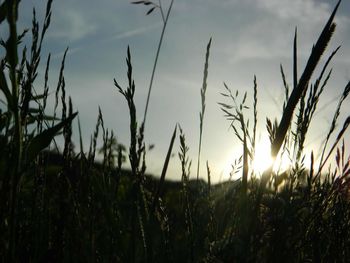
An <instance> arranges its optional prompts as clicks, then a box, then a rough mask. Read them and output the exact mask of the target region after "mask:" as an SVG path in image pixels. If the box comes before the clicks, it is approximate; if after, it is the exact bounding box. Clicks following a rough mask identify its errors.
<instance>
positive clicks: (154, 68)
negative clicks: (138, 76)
mask: <svg viewBox="0 0 350 263" xmlns="http://www.w3.org/2000/svg"><path fill="white" fill-rule="evenodd" d="M173 3H174V0H171V3H170V6H169V8H168V12H167V15H166V18H165V21H164V25H163V29H162V33H161V35H160V39H159V43H158V48H157V53H156V58H155V60H154V64H153V70H152V75H151V80H150V83H149V88H148V94H147V100H146V107H145V113H144V117H143V125H144V126H145V124H146V119H147V111H148V104H149V100H150V96H151V91H152V85H153V79H154V74H155V71H156V68H157V63H158V57H159V53H160V48H161V46H162V43H163V38H164V33H165V28H166V26H167V24H168V19H169V15H170V11H171V8H172V6H173ZM160 9H161V10H162V8H160Z"/></svg>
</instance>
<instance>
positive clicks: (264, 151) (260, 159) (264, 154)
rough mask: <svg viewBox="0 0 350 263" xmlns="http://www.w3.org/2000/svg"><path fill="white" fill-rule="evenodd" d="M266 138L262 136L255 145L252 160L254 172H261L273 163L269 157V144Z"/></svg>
mask: <svg viewBox="0 0 350 263" xmlns="http://www.w3.org/2000/svg"><path fill="white" fill-rule="evenodd" d="M270 145H271V144H270V141H269V139H268V138H265V137H263V138H262V139H261V140H260V141H259V142H258V143H257V145H256V147H255V154H254V157H253V162H252V170H253V171H254V172H255V173H256V174H262V173H263V172H264V171H265V170H266V169H268V168H269V167H270V166H271V165H272V164H273V159H272V157H271V146H270Z"/></svg>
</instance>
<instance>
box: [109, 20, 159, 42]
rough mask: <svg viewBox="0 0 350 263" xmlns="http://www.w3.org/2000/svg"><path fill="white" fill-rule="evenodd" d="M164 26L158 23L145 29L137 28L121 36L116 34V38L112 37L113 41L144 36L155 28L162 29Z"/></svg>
mask: <svg viewBox="0 0 350 263" xmlns="http://www.w3.org/2000/svg"><path fill="white" fill-rule="evenodd" d="M161 25H162V24H161V23H157V24H153V25H150V26H145V27H140V28H136V29H132V30H128V31H125V32H122V33H119V34H116V35H115V36H113V37H112V39H125V38H129V37H134V36H137V35H142V34H145V33H147V32H149V31H151V30H153V29H155V28H158V27H160V26H161Z"/></svg>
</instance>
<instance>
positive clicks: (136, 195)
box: [0, 0, 350, 262]
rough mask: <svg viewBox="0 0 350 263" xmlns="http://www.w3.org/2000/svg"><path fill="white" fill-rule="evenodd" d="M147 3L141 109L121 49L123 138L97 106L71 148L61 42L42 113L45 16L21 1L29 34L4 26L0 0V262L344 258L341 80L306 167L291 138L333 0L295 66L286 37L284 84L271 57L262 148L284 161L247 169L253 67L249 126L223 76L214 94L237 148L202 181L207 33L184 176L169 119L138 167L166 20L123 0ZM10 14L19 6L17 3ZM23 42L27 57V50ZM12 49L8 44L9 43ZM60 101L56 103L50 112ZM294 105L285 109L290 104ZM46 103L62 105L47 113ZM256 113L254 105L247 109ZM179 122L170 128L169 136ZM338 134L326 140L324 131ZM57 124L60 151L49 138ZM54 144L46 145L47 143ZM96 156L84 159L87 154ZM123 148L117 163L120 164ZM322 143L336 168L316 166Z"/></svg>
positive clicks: (303, 118)
mask: <svg viewBox="0 0 350 263" xmlns="http://www.w3.org/2000/svg"><path fill="white" fill-rule="evenodd" d="M135 3H136V4H143V5H145V6H148V7H149V9H148V11H147V14H151V13H152V12H153V11H154V10H156V9H159V10H160V13H161V16H162V20H163V22H164V24H163V29H162V34H161V39H160V41H159V45H158V48H157V53H156V59H155V63H154V67H153V70H152V76H151V81H150V85H149V93H148V96H147V98H146V109H145V113H144V119H143V122H139V120H137V114H136V112H137V105H136V104H135V101H134V95H135V93H136V92H137V89H136V87H137V85H136V84H135V82H134V77H133V76H134V74H135V72H133V67H132V60H131V51H130V49H129V48H128V50H127V58H126V64H127V86H126V87H125V88H124V87H122V86H121V85H119V83H118V81H117V80H114V84H115V86H116V88H117V90H118V91H119V92H120V93H121V95H122V96H123V97H124V99H125V101H126V102H127V106H128V108H129V118H130V125H129V129H130V143H129V148H128V150H126V147H125V146H124V145H123V144H121V143H120V142H119V141H118V140H117V137H116V135H115V133H114V132H113V131H111V130H109V129H108V128H107V127H105V123H104V120H103V113H102V111H101V110H100V109H99V111H98V116H97V121H96V127H95V130H94V131H93V134H92V136H91V142H90V148H89V150H88V151H87V152H85V151H84V148H83V143H82V132H81V128H80V123H79V119H78V124H79V135H80V147H79V150H78V153H76V152H75V151H74V147H73V145H74V142H73V141H72V133H73V132H74V131H73V129H72V122H73V121H74V119H75V117H76V116H77V113H75V112H74V110H73V102H72V100H71V98H70V97H69V96H67V95H66V94H67V91H68V89H67V87H66V85H65V78H64V66H65V57H66V55H67V50H66V51H65V52H64V55H63V59H62V63H61V69H60V73H59V79H58V84H57V87H56V90H55V104H54V112H53V114H52V116H50V115H47V113H46V112H47V106H48V105H47V98H48V96H49V87H48V79H49V68H50V55H49V56H48V58H47V60H46V67H45V74H44V87H43V89H42V90H39V89H38V87H37V85H36V82H35V80H36V76H37V75H38V69H39V64H40V61H41V50H42V44H43V43H44V42H43V39H44V36H45V33H46V31H47V30H48V27H49V24H50V18H51V5H52V1H50V0H49V1H48V2H47V7H46V13H45V16H44V21H43V26H42V29H41V30H40V28H39V23H38V22H37V18H36V14H35V12H34V13H33V21H32V41H31V47H30V48H29V49H27V48H26V47H23V45H22V44H21V40H22V39H23V38H24V37H27V35H26V31H25V32H23V33H18V32H17V13H18V4H19V1H15V0H14V1H9V0H7V1H4V2H3V3H2V4H0V23H1V26H3V25H7V26H8V27H9V37H8V39H6V40H4V41H2V45H3V48H4V54H5V56H4V57H3V58H2V59H1V63H0V90H1V92H2V94H3V95H2V96H3V98H4V102H5V108H4V109H3V108H1V109H0V117H1V118H0V149H1V150H0V231H1V237H0V261H1V262H72V261H78V262H100V261H103V262H281V261H283V262H347V261H348V258H349V257H350V199H349V198H350V195H349V186H350V183H349V182H350V168H349V167H350V157H346V149H345V143H344V141H343V143H342V144H341V145H339V144H340V143H341V142H342V140H343V137H344V134H345V132H346V131H347V128H348V126H349V124H350V117H347V118H346V120H345V122H344V124H343V125H342V126H341V128H340V130H339V131H337V120H338V117H339V115H340V113H341V107H342V105H343V104H344V102H345V100H346V98H347V97H348V95H349V92H350V88H349V87H350V84H349V83H348V84H347V85H346V87H345V88H344V90H343V92H342V94H341V97H340V100H339V103H338V106H337V108H336V110H335V113H334V117H333V121H332V123H331V127H330V129H329V132H328V134H327V136H326V138H325V143H324V147H323V149H322V153H320V154H321V157H320V160H319V161H318V160H317V159H315V156H314V155H315V154H314V152H312V153H311V164H310V167H305V163H304V158H305V153H304V142H305V138H306V135H307V133H308V129H309V126H310V123H311V121H312V120H313V119H314V113H315V111H316V108H317V106H318V101H319V99H320V97H321V96H322V94H323V91H324V90H325V88H326V84H327V82H328V80H329V78H330V76H331V70H329V71H328V70H327V68H328V66H329V64H330V62H331V60H332V58H333V57H334V56H335V54H336V52H337V51H338V49H336V50H335V51H334V52H333V53H331V55H330V56H329V57H328V59H327V60H326V62H325V64H324V65H323V68H322V70H321V71H320V74H319V75H318V77H317V78H316V79H315V81H314V82H312V81H313V80H312V73H313V71H314V70H315V68H316V66H317V65H318V63H319V61H320V58H321V56H322V54H323V53H324V51H325V49H326V47H327V44H328V42H329V41H330V39H331V36H332V34H333V32H334V30H335V24H334V23H333V19H334V16H335V13H336V10H337V8H338V6H339V4H340V1H339V2H338V4H337V5H336V7H335V9H334V11H333V13H332V14H331V17H330V19H329V20H328V22H327V24H326V26H325V28H324V30H323V31H322V33H321V35H320V37H319V39H318V41H317V43H316V45H315V46H314V48H313V49H312V52H311V55H310V58H309V60H308V62H307V64H306V67H305V70H304V71H303V73H302V75H301V77H300V79H298V69H297V34H296V32H295V38H294V47H293V52H294V54H293V65H294V66H293V80H292V83H293V89H292V90H291V92H290V87H289V86H288V82H287V79H286V75H285V73H284V71H283V67H282V66H281V75H282V81H283V84H284V89H285V102H284V105H282V109H283V112H282V116H281V120H280V122H278V121H277V120H270V119H267V122H266V127H267V131H268V133H269V136H270V141H271V151H272V156H273V157H277V156H278V155H281V154H282V153H286V154H288V155H289V156H290V158H291V160H293V163H292V166H291V168H290V169H289V170H287V171H279V170H277V171H275V170H273V169H272V167H271V168H270V169H268V170H267V171H266V172H265V173H264V175H263V177H262V179H259V177H257V176H256V174H255V172H254V171H253V169H252V163H253V162H254V152H255V147H256V133H257V122H258V120H259V119H258V111H257V103H258V85H257V81H256V77H255V76H254V85H253V105H252V106H253V107H252V112H253V126H252V127H250V126H249V119H248V117H247V111H248V110H250V108H249V107H248V106H247V103H246V100H247V97H248V94H247V93H245V94H243V96H241V95H242V94H239V93H238V92H232V91H231V90H230V88H229V87H228V86H227V85H226V84H225V85H224V88H225V92H223V93H222V95H223V99H224V100H225V102H222V103H220V107H221V108H222V110H223V112H224V114H225V116H226V117H227V119H228V120H229V121H230V127H232V129H233V131H234V133H235V135H236V136H237V137H238V139H239V141H240V142H241V143H242V155H241V157H240V158H238V159H237V161H236V162H235V163H234V164H233V166H232V174H236V173H238V172H241V174H242V176H241V179H240V180H237V181H232V180H230V181H228V182H222V183H220V184H212V183H211V178H212V175H211V171H210V167H209V162H208V161H207V162H206V168H207V180H208V181H207V182H204V181H203V180H201V179H200V178H199V172H198V171H199V169H200V152H201V144H202V133H203V122H204V113H205V94H206V89H207V76H208V59H209V50H210V45H211V40H210V41H209V43H208V45H207V50H206V55H205V66H204V76H203V84H202V88H201V90H200V92H201V106H202V107H201V111H200V134H199V148H198V162H197V174H196V175H197V176H196V177H197V178H194V179H192V178H191V176H190V168H191V163H192V162H191V159H190V149H189V148H188V145H187V141H186V137H185V132H184V131H183V130H182V129H181V127H180V126H179V125H178V124H175V123H174V125H175V128H174V132H173V134H172V136H171V140H170V143H169V149H168V151H167V153H166V154H165V160H164V165H163V170H162V174H161V175H160V179H156V178H154V177H152V176H151V175H148V174H147V173H146V165H147V164H146V161H145V159H146V158H145V156H146V154H147V148H146V147H145V145H146V144H145V139H144V129H145V121H146V115H147V108H148V104H149V98H150V93H151V88H152V83H153V79H154V74H155V69H156V65H157V58H158V56H159V52H160V48H161V43H162V40H163V36H164V32H165V28H166V24H167V21H168V17H169V14H170V11H171V7H172V4H173V1H171V2H170V6H169V9H168V11H167V13H166V14H165V12H164V9H163V7H162V2H161V1H160V0H159V1H158V3H154V2H151V1H136V2H135ZM20 15H21V14H19V16H20ZM28 50H30V56H27V52H28ZM19 54H20V55H19ZM59 110H60V111H61V112H58V111H59ZM295 112H296V114H295ZM57 116H61V117H60V118H58V117H57ZM259 116H260V115H259ZM178 128H179V130H180V134H179V136H178V137H177V131H178ZM336 132H337V133H338V135H337V137H336V138H335V140H334V141H333V142H332V144H330V145H331V147H330V148H329V149H328V144H329V143H330V138H331V135H332V134H333V133H336ZM58 135H62V136H63V138H64V140H63V143H62V144H63V145H62V146H61V147H60V148H62V149H63V150H62V152H60V151H59V145H57V143H56V142H55V137H56V136H58ZM177 138H178V140H179V152H178V158H179V159H180V162H181V167H180V168H181V181H180V182H171V181H168V180H166V172H167V167H168V165H169V163H170V161H171V158H170V157H171V155H172V153H173V152H174V147H175V144H176V141H177V140H176V139H177ZM52 146H54V147H52ZM98 153H99V154H100V155H101V156H102V161H101V162H97V161H96V156H97V154H98ZM126 155H127V156H128V158H129V161H130V168H129V167H124V166H125V165H124V163H125V159H126ZM333 155H335V163H336V169H335V170H330V169H329V170H326V167H328V166H327V164H328V163H329V162H330V159H331V157H332V156H333Z"/></svg>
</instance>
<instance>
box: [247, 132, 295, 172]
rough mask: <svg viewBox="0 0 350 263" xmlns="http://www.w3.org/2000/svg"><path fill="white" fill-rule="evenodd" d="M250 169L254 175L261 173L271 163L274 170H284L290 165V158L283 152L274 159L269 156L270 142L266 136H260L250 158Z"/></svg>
mask: <svg viewBox="0 0 350 263" xmlns="http://www.w3.org/2000/svg"><path fill="white" fill-rule="evenodd" d="M251 165H252V167H251V168H252V170H253V171H254V173H255V174H256V175H261V174H262V173H263V172H264V171H266V170H267V169H268V168H269V167H270V166H271V165H273V170H274V171H275V172H280V171H285V170H287V169H289V168H290V167H291V160H290V159H289V158H288V156H287V154H286V153H285V154H284V155H282V156H279V157H277V160H274V159H273V158H272V157H271V142H270V140H269V139H268V137H267V136H265V137H261V138H260V140H259V141H258V143H257V144H256V147H255V154H254V157H253V160H252V164H251Z"/></svg>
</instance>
